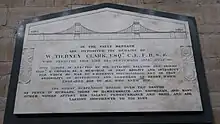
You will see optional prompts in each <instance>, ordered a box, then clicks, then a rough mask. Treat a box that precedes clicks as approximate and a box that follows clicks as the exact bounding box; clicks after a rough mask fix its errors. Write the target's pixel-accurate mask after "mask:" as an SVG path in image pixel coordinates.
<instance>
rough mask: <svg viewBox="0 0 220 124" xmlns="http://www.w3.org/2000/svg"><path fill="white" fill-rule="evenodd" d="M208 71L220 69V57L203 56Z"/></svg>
mask: <svg viewBox="0 0 220 124" xmlns="http://www.w3.org/2000/svg"><path fill="white" fill-rule="evenodd" d="M203 61H204V65H205V69H206V72H208V71H212V70H220V58H203Z"/></svg>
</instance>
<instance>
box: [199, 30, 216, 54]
mask: <svg viewBox="0 0 220 124" xmlns="http://www.w3.org/2000/svg"><path fill="white" fill-rule="evenodd" d="M201 37H202V40H201V44H202V48H203V50H204V54H203V55H204V56H205V57H219V56H220V50H219V48H220V42H219V40H220V35H215V34H211V35H203V36H201Z"/></svg>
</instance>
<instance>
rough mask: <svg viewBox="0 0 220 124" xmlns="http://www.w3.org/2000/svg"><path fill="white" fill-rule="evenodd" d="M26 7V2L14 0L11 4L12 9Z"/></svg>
mask: <svg viewBox="0 0 220 124" xmlns="http://www.w3.org/2000/svg"><path fill="white" fill-rule="evenodd" d="M24 5H25V0H13V1H12V2H11V5H10V6H11V7H21V6H24Z"/></svg>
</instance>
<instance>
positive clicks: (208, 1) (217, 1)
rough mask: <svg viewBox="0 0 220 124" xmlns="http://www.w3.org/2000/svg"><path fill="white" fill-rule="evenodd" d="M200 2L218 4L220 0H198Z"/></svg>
mask: <svg viewBox="0 0 220 124" xmlns="http://www.w3.org/2000/svg"><path fill="white" fill-rule="evenodd" d="M197 3H198V4H201V5H202V4H216V3H219V0H197Z"/></svg>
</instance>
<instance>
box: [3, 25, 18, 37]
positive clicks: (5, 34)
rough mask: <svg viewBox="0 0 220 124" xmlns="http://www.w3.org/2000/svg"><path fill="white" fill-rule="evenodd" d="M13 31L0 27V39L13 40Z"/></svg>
mask: <svg viewBox="0 0 220 124" xmlns="http://www.w3.org/2000/svg"><path fill="white" fill-rule="evenodd" d="M15 30H16V29H14V28H11V27H7V26H0V38H1V37H2V38H3V37H4V38H13V37H14V36H15Z"/></svg>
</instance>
